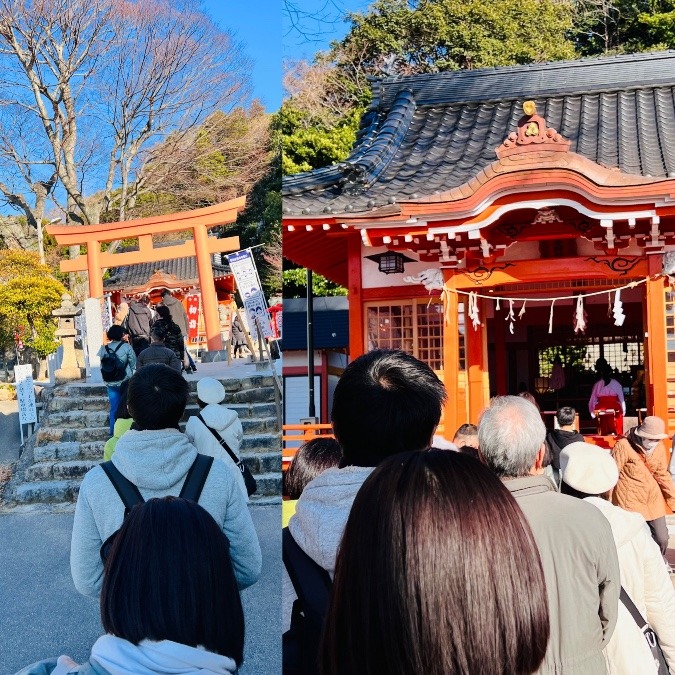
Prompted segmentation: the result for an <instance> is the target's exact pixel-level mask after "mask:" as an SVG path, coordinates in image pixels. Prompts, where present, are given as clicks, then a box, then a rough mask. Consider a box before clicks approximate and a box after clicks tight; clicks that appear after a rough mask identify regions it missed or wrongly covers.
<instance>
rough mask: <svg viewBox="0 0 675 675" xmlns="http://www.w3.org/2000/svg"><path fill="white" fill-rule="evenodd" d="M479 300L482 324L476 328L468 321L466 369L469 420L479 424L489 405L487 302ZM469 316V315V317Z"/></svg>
mask: <svg viewBox="0 0 675 675" xmlns="http://www.w3.org/2000/svg"><path fill="white" fill-rule="evenodd" d="M478 302H479V313H480V317H481V319H482V321H481V324H480V325H479V326H477V327H476V328H474V327H473V324H471V322H470V321H468V320H467V323H466V370H467V380H468V388H469V392H468V393H469V396H468V398H469V421H470V422H471V423H472V424H478V417H479V416H480V414H481V412H482V411H483V409H484V408H485V406H486V405H487V393H486V389H487V387H486V381H487V371H488V368H487V320H486V318H485V302H484V301H483V299H482V298H480V299H479V300H478ZM467 318H468V317H467Z"/></svg>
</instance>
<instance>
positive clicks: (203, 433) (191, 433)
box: [185, 403, 248, 502]
mask: <svg viewBox="0 0 675 675" xmlns="http://www.w3.org/2000/svg"><path fill="white" fill-rule="evenodd" d="M200 412H201V416H202V417H203V418H204V421H205V422H206V423H207V424H208V425H209V426H210V427H211V428H212V429H215V430H216V432H217V433H218V435H219V436H220V437H221V438H222V439H223V440H224V441H225V442H226V443H227V444H228V446H229V447H230V449H231V450H232V452H234V454H235V455H236V456H237V457H240V452H239V448H240V446H241V442H242V440H243V439H244V430H243V428H242V426H241V420H240V419H239V416H238V415H237V413H236V412H235V411H234V410H230V409H229V408H226V407H225V406H224V405H218V404H217V403H211V404H209V405H207V406H205V407H204V408H202V410H201V411H200ZM185 435H186V436H187V437H188V439H189V440H190V443H192V445H194V446H195V448H197V452H201V453H202V454H203V455H209V456H210V457H215V458H216V459H219V460H220V461H222V462H223V463H224V464H225V466H226V467H227V468H228V470H229V471H230V473H231V474H232V476H233V477H234V479H235V482H236V483H237V485H239V487H240V489H241V491H242V494H243V495H244V499H245V500H246V501H247V502H248V492H247V491H246V483H245V482H244V478H243V476H242V475H241V471H240V470H239V468H238V467H237V465H236V464H235V463H234V462H233V461H232V458H231V457H230V456H229V455H228V454H227V451H226V450H225V448H223V446H222V445H220V443H219V442H218V440H217V439H216V437H215V436H214V435H213V434H212V433H211V432H210V431H209V430H208V429H207V428H206V427H205V426H204V425H203V424H202V422H201V420H200V419H199V418H198V417H197V416H196V415H193V416H192V417H190V419H188V421H187V425H186V426H185Z"/></svg>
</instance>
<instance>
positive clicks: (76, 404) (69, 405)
mask: <svg viewBox="0 0 675 675" xmlns="http://www.w3.org/2000/svg"><path fill="white" fill-rule="evenodd" d="M109 406H110V403H109V401H108V397H107V396H86V397H85V396H54V397H53V398H52V399H51V401H49V414H50V416H52V415H54V414H55V413H66V412H71V411H74V410H108V408H109Z"/></svg>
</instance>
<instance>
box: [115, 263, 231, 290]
mask: <svg viewBox="0 0 675 675" xmlns="http://www.w3.org/2000/svg"><path fill="white" fill-rule="evenodd" d="M217 256H218V257H220V254H217ZM211 267H212V268H213V276H214V277H216V278H217V277H222V276H224V275H225V274H230V268H229V266H228V265H221V264H216V263H215V262H214V263H212V265H211ZM157 270H162V271H164V272H166V273H167V274H172V275H174V276H175V277H176V278H177V279H178V280H179V281H195V280H198V279H199V274H198V272H197V258H195V257H194V256H191V257H188V258H175V259H173V260H162V261H161V262H150V263H138V264H136V265H126V266H124V267H115V268H113V269H111V276H110V278H109V279H106V280H105V281H104V282H103V286H104V288H105V289H106V290H109V291H114V290H118V289H124V288H131V287H134V286H143V285H144V284H145V283H147V281H148V279H149V278H150V277H151V276H152V275H153V274H154V273H155V272H157Z"/></svg>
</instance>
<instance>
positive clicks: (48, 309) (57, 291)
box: [0, 250, 65, 357]
mask: <svg viewBox="0 0 675 675" xmlns="http://www.w3.org/2000/svg"><path fill="white" fill-rule="evenodd" d="M63 293H65V288H64V286H63V284H61V283H60V282H59V281H57V280H56V279H54V277H52V276H51V274H50V270H49V268H48V267H47V266H46V265H41V264H40V257H39V255H38V254H37V253H33V252H27V251H15V250H0V347H2V348H7V347H10V346H11V345H12V344H13V342H14V331H15V330H17V331H18V330H21V331H22V334H23V342H24V345H25V346H26V347H30V348H31V349H33V350H34V351H35V352H36V353H37V354H38V355H39V356H41V357H44V356H46V355H47V354H51V353H52V352H54V351H56V347H57V346H58V345H57V343H56V341H55V339H54V332H55V331H56V320H55V319H54V317H53V316H52V310H54V309H56V308H57V307H59V305H60V304H61V295H62V294H63Z"/></svg>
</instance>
